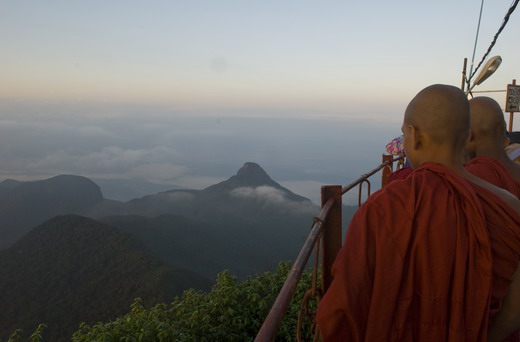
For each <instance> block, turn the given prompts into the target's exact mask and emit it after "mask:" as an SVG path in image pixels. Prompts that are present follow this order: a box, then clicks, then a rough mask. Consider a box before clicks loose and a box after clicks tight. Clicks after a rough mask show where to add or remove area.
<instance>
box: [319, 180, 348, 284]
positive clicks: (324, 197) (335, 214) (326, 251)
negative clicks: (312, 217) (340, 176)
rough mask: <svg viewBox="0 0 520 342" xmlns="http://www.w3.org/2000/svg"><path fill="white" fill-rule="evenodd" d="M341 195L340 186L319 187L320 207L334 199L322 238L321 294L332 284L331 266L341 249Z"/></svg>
mask: <svg viewBox="0 0 520 342" xmlns="http://www.w3.org/2000/svg"><path fill="white" fill-rule="evenodd" d="M341 195H342V192H341V185H328V186H322V187H321V205H322V206H324V205H325V203H327V201H328V200H329V199H330V198H333V199H334V204H333V205H332V207H331V208H330V211H329V216H328V217H327V220H326V221H325V222H324V225H325V229H324V232H323V238H322V246H323V248H322V250H323V252H322V264H321V276H322V288H323V293H326V292H327V289H328V288H329V286H330V284H331V282H332V274H331V269H332V264H333V263H334V260H335V259H336V255H337V254H338V251H339V249H340V248H341V241H342V238H343V236H342V235H343V233H342V231H341V207H342V205H341Z"/></svg>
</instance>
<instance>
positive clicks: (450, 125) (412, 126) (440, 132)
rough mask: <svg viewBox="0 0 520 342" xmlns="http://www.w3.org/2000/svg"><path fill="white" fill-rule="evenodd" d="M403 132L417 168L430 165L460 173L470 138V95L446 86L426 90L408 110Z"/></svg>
mask: <svg viewBox="0 0 520 342" xmlns="http://www.w3.org/2000/svg"><path fill="white" fill-rule="evenodd" d="M402 131H403V134H404V148H405V151H406V156H407V158H408V160H409V161H410V163H411V164H412V167H413V168H417V167H419V166H420V165H421V164H423V163H425V162H428V161H429V162H437V163H439V164H443V165H444V166H446V167H448V168H450V169H452V170H453V171H456V170H459V171H460V169H462V168H463V167H462V165H463V159H464V146H465V145H466V143H467V141H468V139H469V136H470V118H469V104H468V100H467V98H466V95H465V94H464V92H463V91H462V90H460V89H459V88H456V87H453V86H449V85H442V84H436V85H432V86H429V87H427V88H425V89H423V90H422V91H421V92H419V93H418V94H417V95H416V96H415V97H414V98H413V100H412V101H411V102H410V104H409V105H408V107H407V108H406V112H405V116H404V122H403V126H402Z"/></svg>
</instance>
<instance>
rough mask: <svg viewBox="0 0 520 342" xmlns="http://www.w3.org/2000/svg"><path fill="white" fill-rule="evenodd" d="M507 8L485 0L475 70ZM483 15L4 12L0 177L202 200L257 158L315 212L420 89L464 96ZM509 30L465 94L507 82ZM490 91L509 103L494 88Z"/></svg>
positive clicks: (91, 8) (476, 5)
mask: <svg viewBox="0 0 520 342" xmlns="http://www.w3.org/2000/svg"><path fill="white" fill-rule="evenodd" d="M510 5H511V3H510V1H495V2H494V3H492V4H485V6H484V10H483V16H482V24H481V28H480V34H479V43H478V46H477V51H476V57H475V63H478V62H479V61H480V58H481V57H482V55H483V54H484V52H485V50H486V49H487V47H488V45H489V43H490V42H491V40H492V37H493V36H494V35H495V33H496V32H497V30H498V28H499V27H500V24H501V23H502V20H503V18H504V15H505V13H506V12H507V10H508V8H509V6H510ZM479 10H480V1H470V0H464V1H459V2H456V3H454V2H451V1H437V2H426V1H405V2H400V3H391V4H390V3H388V2H386V1H385V2H383V1H376V2H372V3H362V2H354V3H352V2H350V3H346V2H342V1H335V0H333V1H329V2H326V3H319V4H318V3H315V2H311V1H286V2H279V1H263V2H261V3H245V2H240V1H232V0H225V1H218V2H211V1H203V0H201V1H193V2H184V1H158V0H157V1H149V2H146V3H142V2H137V1H128V2H125V3H124V6H122V5H121V4H116V3H115V2H103V1H90V2H88V3H78V2H68V1H53V2H52V3H48V2H40V1H34V0H23V1H16V2H3V3H1V4H0V38H2V45H1V46H0V55H1V56H2V57H1V58H2V63H0V74H1V75H2V78H1V79H0V160H1V161H2V166H1V167H0V179H6V178H12V179H17V180H31V179H43V178H47V177H51V176H55V175H57V174H77V175H83V176H86V177H89V178H100V179H101V178H121V179H144V180H148V181H151V182H155V183H160V184H171V185H175V186H179V187H186V188H192V189H201V188H203V187H206V186H208V185H211V184H214V183H217V182H219V181H222V180H224V179H227V178H229V177H230V176H231V175H233V174H234V173H235V172H236V171H237V170H238V169H239V168H240V167H241V166H242V165H243V164H244V163H245V162H248V161H252V162H256V163H258V164H260V165H261V166H262V167H263V168H264V169H265V170H266V171H267V172H268V173H269V175H270V176H271V177H272V178H273V179H274V180H276V181H277V182H279V183H280V184H282V185H284V186H286V187H287V188H289V189H290V190H292V191H293V192H296V193H298V194H301V195H303V196H306V197H309V198H311V199H312V200H313V201H315V202H316V201H317V198H318V196H319V186H320V185H322V184H342V185H344V184H347V183H348V182H350V181H351V180H353V179H355V178H357V177H358V176H359V175H361V174H362V173H364V172H366V171H367V170H369V169H371V168H372V167H374V166H375V165H378V164H379V163H380V158H381V154H382V153H384V146H385V145H386V143H387V142H388V141H390V140H391V139H393V138H394V137H396V136H398V135H399V134H400V130H399V129H400V125H401V120H402V115H403V112H404V109H405V108H406V105H407V103H408V102H409V101H410V99H411V98H412V97H413V96H414V95H415V94H416V93H417V92H418V91H419V90H421V89H422V88H424V87H425V86H428V85H430V84H433V83H444V84H452V85H455V86H460V83H461V71H462V63H463V59H464V57H467V58H469V59H470V61H471V54H472V51H473V43H474V39H475V32H476V26H477V19H478V13H479ZM426 14H427V15H426ZM519 29H520V21H519V20H518V13H513V15H512V16H511V19H510V21H509V23H508V25H507V26H506V28H505V29H504V31H503V32H502V33H501V35H500V37H499V39H498V41H497V44H496V45H495V47H494V49H493V51H492V52H491V54H490V56H494V55H501V56H502V58H503V63H502V65H501V66H500V68H499V69H498V70H497V72H496V73H495V74H494V75H493V76H492V77H491V78H489V79H488V80H486V81H485V83H484V84H483V85H481V86H478V87H477V88H475V90H496V89H505V86H506V85H507V84H508V83H511V80H512V79H514V78H517V76H518V70H519V68H518V61H519V60H520V49H518V48H517V45H518V43H517V37H516V32H518V31H519ZM468 71H469V66H468ZM485 95H488V96H491V97H493V98H495V99H496V100H497V101H498V102H499V103H500V104H501V105H503V104H504V99H505V94H504V93H489V94H485ZM506 116H507V118H508V117H509V115H506ZM519 120H520V119H517V120H516V121H515V126H514V127H515V129H516V130H518V129H520V123H519Z"/></svg>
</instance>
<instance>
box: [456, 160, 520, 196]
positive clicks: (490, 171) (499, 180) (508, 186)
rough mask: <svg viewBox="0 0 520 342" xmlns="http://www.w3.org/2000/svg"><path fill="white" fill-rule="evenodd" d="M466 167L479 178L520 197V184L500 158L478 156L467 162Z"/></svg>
mask: <svg viewBox="0 0 520 342" xmlns="http://www.w3.org/2000/svg"><path fill="white" fill-rule="evenodd" d="M465 167H466V170H468V171H469V172H471V173H472V174H474V175H475V176H477V177H478V178H481V179H483V180H485V181H486V182H488V183H491V184H493V185H496V186H498V187H499V188H502V189H505V190H507V191H509V192H510V193H512V194H513V195H515V196H516V197H518V198H520V184H519V183H518V182H517V181H516V180H515V179H514V178H513V177H512V176H511V174H510V173H509V172H508V171H507V169H506V168H505V167H504V166H503V165H502V164H501V163H500V162H499V161H498V160H496V159H494V158H491V157H476V158H473V159H471V160H470V161H469V162H468V163H466V165H465Z"/></svg>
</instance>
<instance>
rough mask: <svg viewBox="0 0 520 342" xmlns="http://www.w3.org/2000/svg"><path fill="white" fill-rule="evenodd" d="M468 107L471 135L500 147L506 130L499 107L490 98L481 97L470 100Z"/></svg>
mask: <svg viewBox="0 0 520 342" xmlns="http://www.w3.org/2000/svg"><path fill="white" fill-rule="evenodd" d="M469 106H470V107H469V108H470V113H471V130H472V131H473V134H474V135H475V136H476V137H477V138H484V139H486V140H489V141H494V142H495V143H497V144H500V146H502V145H503V142H504V139H505V137H506V136H507V129H506V122H505V120H504V114H503V113H502V108H500V105H499V104H498V103H497V102H496V101H495V100H493V99H492V98H490V97H484V96H482V97H476V98H474V99H471V100H470V101H469Z"/></svg>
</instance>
